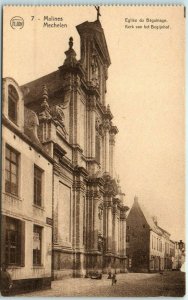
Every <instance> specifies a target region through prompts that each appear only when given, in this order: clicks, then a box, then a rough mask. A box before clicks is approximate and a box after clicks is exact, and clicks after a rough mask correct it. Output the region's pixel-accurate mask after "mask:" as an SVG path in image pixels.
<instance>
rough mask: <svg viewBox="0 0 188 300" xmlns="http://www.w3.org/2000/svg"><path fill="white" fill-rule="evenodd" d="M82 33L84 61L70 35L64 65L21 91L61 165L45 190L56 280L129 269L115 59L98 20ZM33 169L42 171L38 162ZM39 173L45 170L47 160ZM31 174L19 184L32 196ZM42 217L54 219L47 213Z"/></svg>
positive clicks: (40, 136) (50, 152)
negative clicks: (111, 99)
mask: <svg viewBox="0 0 188 300" xmlns="http://www.w3.org/2000/svg"><path fill="white" fill-rule="evenodd" d="M77 31H78V33H79V35H80V39H81V58H80V60H77V58H76V53H75V51H74V49H73V38H72V37H71V38H70V40H69V49H68V50H67V51H65V55H66V58H65V61H64V63H63V64H62V65H61V66H60V67H59V68H58V69H57V70H55V71H54V72H52V73H50V74H47V75H46V76H44V77H42V78H39V79H37V80H35V81H33V82H30V83H27V84H25V85H24V86H22V87H21V90H22V92H23V93H24V102H25V106H26V108H27V109H28V110H30V111H33V112H34V113H33V114H34V115H35V116H37V119H38V121H39V126H38V128H37V134H38V139H39V141H40V144H42V148H43V150H44V151H45V153H46V152H47V153H48V156H50V157H51V158H52V159H53V160H54V161H55V162H54V166H53V178H52V180H51V182H50V183H49V186H48V185H46V184H45V188H48V189H50V188H51V184H53V194H52V195H51V194H48V199H49V201H51V202H52V206H51V204H50V203H51V202H49V206H48V209H51V207H52V209H53V212H52V218H53V234H52V237H53V252H52V273H53V274H52V276H53V278H62V277H63V276H85V275H86V274H87V273H90V272H93V271H102V272H109V271H116V272H126V264H127V260H126V212H127V210H128V207H127V206H126V205H125V202H124V201H125V200H124V193H123V192H122V191H121V188H120V185H119V181H118V180H117V179H116V178H115V175H114V164H115V162H114V155H115V136H116V134H117V133H118V129H117V127H116V126H115V125H114V124H113V122H112V119H113V115H112V112H111V110H110V107H109V105H107V101H106V91H107V88H106V81H107V78H108V67H109V66H110V64H111V61H110V56H109V52H108V48H107V44H106V40H105V35H104V32H103V29H102V26H101V23H100V21H99V20H96V21H95V22H84V23H82V24H80V25H78V26H77ZM22 99H23V98H22ZM22 101H23V100H22ZM22 118H23V116H22ZM26 120H29V118H27V119H26ZM35 129H36V128H35ZM28 149H29V148H28ZM18 151H19V149H18ZM29 151H30V150H29ZM31 153H32V152H31ZM36 156H37V155H36ZM37 157H38V156H37ZM41 160H42V155H41ZM33 163H34V164H36V165H37V166H38V161H37V162H33ZM24 165H25V167H26V166H28V163H27V164H24ZM38 167H39V168H41V169H42V170H44V171H45V162H44V166H43V165H42V164H40V165H39V166H38ZM28 174H29V176H26V175H24V177H22V179H23V180H22V179H21V180H20V183H21V184H22V185H23V184H24V185H23V186H24V187H25V188H26V191H27V193H30V194H29V196H28V197H31V198H32V196H31V195H32V194H31V192H32V191H31V184H30V182H29V181H30V180H31V179H32V176H30V174H31V172H30V171H29V170H28ZM28 177H29V178H28ZM26 178H27V180H28V181H27V182H25V181H24V180H25V179H26ZM28 185H29V187H28V188H27V186H28ZM24 197H25V196H24ZM28 199H29V198H28ZM28 201H29V200H28ZM46 201H48V200H47V199H46ZM38 211H41V215H42V216H43V217H44V216H45V217H49V218H51V214H48V213H47V212H48V210H47V208H46V210H44V211H43V210H37V212H38ZM42 216H40V218H41V222H42V221H43V226H44V219H43V218H42ZM33 222H35V221H34V220H33ZM37 224H38V223H37ZM37 224H36V225H37ZM41 226H42V225H41ZM45 226H46V225H45ZM49 228H50V230H51V227H49ZM29 232H30V231H28V233H29ZM39 236H40V233H39ZM50 236H51V235H50V233H49V237H50ZM45 245H47V243H45ZM46 255H47V254H46ZM30 265H31V263H30ZM31 268H32V265H31ZM34 270H35V269H34ZM33 272H34V271H33ZM40 272H42V271H40V270H39V271H38V273H37V274H39V273H40ZM23 277H24V275H23Z"/></svg>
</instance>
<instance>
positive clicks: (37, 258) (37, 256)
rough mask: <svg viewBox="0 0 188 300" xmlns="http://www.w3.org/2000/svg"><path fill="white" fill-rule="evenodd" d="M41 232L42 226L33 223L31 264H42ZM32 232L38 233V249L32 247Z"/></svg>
mask: <svg viewBox="0 0 188 300" xmlns="http://www.w3.org/2000/svg"><path fill="white" fill-rule="evenodd" d="M42 232H43V227H42V226H39V225H36V224H33V266H34V267H35V266H36V267H37V266H42ZM34 233H38V234H39V243H40V249H39V250H38V249H34Z"/></svg>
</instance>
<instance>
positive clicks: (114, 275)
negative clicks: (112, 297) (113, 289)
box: [112, 274, 117, 285]
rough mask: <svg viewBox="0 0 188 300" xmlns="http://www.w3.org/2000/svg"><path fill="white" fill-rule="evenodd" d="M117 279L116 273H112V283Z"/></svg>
mask: <svg viewBox="0 0 188 300" xmlns="http://www.w3.org/2000/svg"><path fill="white" fill-rule="evenodd" d="M116 282H117V279H116V274H113V275H112V285H114V284H116Z"/></svg>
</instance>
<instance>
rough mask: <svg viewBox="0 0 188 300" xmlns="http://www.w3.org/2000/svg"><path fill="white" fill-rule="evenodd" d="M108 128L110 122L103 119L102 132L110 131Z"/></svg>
mask: <svg viewBox="0 0 188 300" xmlns="http://www.w3.org/2000/svg"><path fill="white" fill-rule="evenodd" d="M110 127H111V125H110V120H109V119H105V120H104V121H103V128H104V130H110Z"/></svg>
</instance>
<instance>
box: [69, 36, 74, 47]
mask: <svg viewBox="0 0 188 300" xmlns="http://www.w3.org/2000/svg"><path fill="white" fill-rule="evenodd" d="M72 47H73V38H72V36H71V37H70V39H69V49H72Z"/></svg>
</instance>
